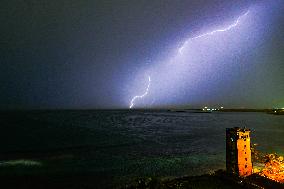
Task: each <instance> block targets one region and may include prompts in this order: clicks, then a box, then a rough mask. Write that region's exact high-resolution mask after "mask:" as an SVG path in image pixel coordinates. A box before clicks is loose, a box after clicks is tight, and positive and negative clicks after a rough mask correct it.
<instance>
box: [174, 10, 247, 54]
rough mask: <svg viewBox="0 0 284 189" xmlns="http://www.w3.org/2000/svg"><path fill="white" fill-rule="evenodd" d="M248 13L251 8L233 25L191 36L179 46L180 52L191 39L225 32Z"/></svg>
mask: <svg viewBox="0 0 284 189" xmlns="http://www.w3.org/2000/svg"><path fill="white" fill-rule="evenodd" d="M248 13H249V10H248V11H247V12H246V13H245V14H243V15H241V16H240V17H238V18H237V20H236V21H235V22H234V23H232V24H231V25H229V26H227V27H226V28H223V29H217V30H214V31H211V32H208V33H205V34H201V35H198V36H195V37H191V38H189V39H187V40H186V41H185V42H184V43H183V45H182V46H181V47H180V48H179V50H178V51H179V53H180V54H182V51H183V49H184V48H185V47H186V45H187V44H188V43H189V42H190V41H191V40H194V39H198V38H202V37H206V36H208V35H214V34H215V33H218V32H225V31H229V30H231V29H232V28H234V27H236V26H237V25H238V24H239V22H240V21H241V19H242V18H243V17H245V16H246V15H248Z"/></svg>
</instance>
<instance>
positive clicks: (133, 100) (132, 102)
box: [129, 76, 151, 109]
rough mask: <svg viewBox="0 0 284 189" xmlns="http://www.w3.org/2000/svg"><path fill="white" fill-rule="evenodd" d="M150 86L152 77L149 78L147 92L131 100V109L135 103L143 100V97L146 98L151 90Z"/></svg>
mask: <svg viewBox="0 0 284 189" xmlns="http://www.w3.org/2000/svg"><path fill="white" fill-rule="evenodd" d="M150 85H151V77H150V76H148V85H147V88H146V91H145V92H144V93H143V94H142V95H140V96H134V97H133V98H132V99H131V101H130V106H129V108H130V109H131V108H132V107H133V106H134V102H135V100H136V99H140V98H143V97H145V96H146V95H147V94H148V92H149V89H150Z"/></svg>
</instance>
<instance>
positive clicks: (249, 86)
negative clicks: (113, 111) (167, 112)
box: [0, 0, 284, 109]
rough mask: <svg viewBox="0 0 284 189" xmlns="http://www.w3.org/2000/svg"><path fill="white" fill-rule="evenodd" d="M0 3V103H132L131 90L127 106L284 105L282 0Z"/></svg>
mask: <svg viewBox="0 0 284 189" xmlns="http://www.w3.org/2000/svg"><path fill="white" fill-rule="evenodd" d="M0 10H1V11H0V19H1V22H0V23H1V27H0V28H1V32H0V39H1V40H0V44H1V48H0V81H1V85H0V109H38V108H42V109H52V108H56V109H58V108H64V109H65V108H67V109H68V108H83V109H84V108H129V106H130V105H131V99H133V97H135V96H140V97H138V98H136V99H135V100H134V101H133V102H134V104H133V108H161V107H187V108H196V107H203V106H205V105H207V106H224V107H230V108H241V107H242V108H272V107H284V14H283V13H284V1H283V0H263V1H242V0H238V1H236V0H227V1H221V0H174V1H173V0H151V1H150V0H112V1H109V0H101V1H94V0H90V1H87V0H86V1H78V0H60V1H55V0H50V1H46V0H45V1H43V0H34V1H32V0H27V1H21V0H20V1H13V0H9V1H8V0H4V1H1V8H0ZM234 24H235V25H234ZM230 26H232V27H231V28H230ZM217 30H218V31H217ZM225 30H226V31H225ZM213 31H216V32H215V33H214V32H213ZM212 32H213V33H212ZM200 35H201V37H200V38H195V37H197V36H200ZM181 49H182V52H180V50H181ZM149 77H150V79H151V81H150V82H149Z"/></svg>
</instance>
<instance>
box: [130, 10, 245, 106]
mask: <svg viewBox="0 0 284 189" xmlns="http://www.w3.org/2000/svg"><path fill="white" fill-rule="evenodd" d="M248 13H249V10H248V11H247V12H246V13H245V14H243V15H241V16H239V17H238V18H237V20H235V21H234V22H233V23H232V24H231V25H229V26H227V27H225V28H222V29H217V30H213V31H211V32H208V33H204V34H201V35H198V36H195V37H191V38H188V39H187V40H186V41H185V42H184V43H183V45H182V46H181V47H180V48H179V49H178V51H179V53H180V54H182V51H183V49H184V48H185V47H186V46H187V44H188V43H189V42H190V41H191V40H194V39H198V38H202V37H206V36H210V35H214V34H215V33H218V32H226V31H229V30H231V29H232V28H234V27H236V26H237V25H238V24H239V22H240V21H241V19H242V18H243V17H245V16H247V15H248ZM148 79H149V80H148V86H147V88H146V91H145V92H144V93H143V94H142V95H140V96H134V97H133V98H132V99H131V101H130V106H129V108H130V109H131V108H132V107H133V106H134V102H135V100H137V99H140V98H144V97H145V96H146V95H147V94H148V92H149V88H150V84H151V77H150V76H148Z"/></svg>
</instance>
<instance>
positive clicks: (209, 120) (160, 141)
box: [0, 110, 284, 184]
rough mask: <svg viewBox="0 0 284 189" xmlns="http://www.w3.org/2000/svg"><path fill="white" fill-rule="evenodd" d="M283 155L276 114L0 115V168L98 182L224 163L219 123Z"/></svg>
mask: <svg viewBox="0 0 284 189" xmlns="http://www.w3.org/2000/svg"><path fill="white" fill-rule="evenodd" d="M244 126H245V127H247V128H250V129H251V130H252V133H251V141H252V143H257V144H258V147H257V148H258V150H260V151H262V152H265V153H274V152H276V153H278V154H281V155H284V116H276V115H271V114H266V113H248V112H245V113H242V112H240V113H235V112H213V113H193V112H169V111H152V110H151V111H150V110H139V111H127V110H96V111H91V110H88V111H87V110H84V111H83V110H82V111H79V110H78V111H71V110H69V111H18V112H1V114H0V128H1V132H0V144H1V145H0V160H1V161H0V173H1V174H66V173H72V174H85V173H88V174H93V175H97V177H98V178H100V182H101V183H105V184H110V183H112V184H117V183H127V182H130V181H131V180H133V179H135V178H139V177H145V176H156V177H178V176H184V175H201V174H205V173H210V172H213V171H214V170H217V169H225V150H226V149H225V128H228V127H244Z"/></svg>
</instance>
